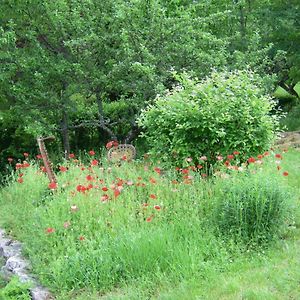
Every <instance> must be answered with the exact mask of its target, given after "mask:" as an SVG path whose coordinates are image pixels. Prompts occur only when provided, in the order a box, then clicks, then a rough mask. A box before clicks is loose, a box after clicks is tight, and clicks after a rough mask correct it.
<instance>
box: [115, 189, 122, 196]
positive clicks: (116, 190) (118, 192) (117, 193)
mask: <svg viewBox="0 0 300 300" xmlns="http://www.w3.org/2000/svg"><path fill="white" fill-rule="evenodd" d="M120 194H121V193H120V191H119V190H118V189H115V190H114V196H115V198H117V197H118V196H119V195H120Z"/></svg>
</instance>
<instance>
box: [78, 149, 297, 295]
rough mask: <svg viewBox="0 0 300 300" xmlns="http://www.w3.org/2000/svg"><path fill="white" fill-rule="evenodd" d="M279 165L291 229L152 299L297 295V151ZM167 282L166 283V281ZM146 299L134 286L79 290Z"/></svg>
mask: <svg viewBox="0 0 300 300" xmlns="http://www.w3.org/2000/svg"><path fill="white" fill-rule="evenodd" d="M283 167H284V168H285V169H287V170H289V175H290V176H289V177H288V180H287V183H288V185H289V186H291V187H292V188H293V189H294V190H295V193H296V194H297V195H298V207H297V210H296V218H295V222H296V223H295V227H296V228H295V229H294V228H293V229H291V231H290V232H287V234H286V236H285V238H284V239H282V240H281V241H279V242H278V244H277V245H274V247H273V248H272V249H270V250H268V251H267V252H266V253H258V254H256V255H254V256H252V257H249V258H240V259H239V260H238V261H236V262H234V263H233V264H232V265H231V266H230V267H229V268H228V270H226V272H224V273H219V272H212V273H207V278H206V279H203V278H195V279H193V281H188V282H182V283H181V284H180V285H177V286H172V284H171V283H169V284H170V285H169V286H164V287H162V290H161V291H160V292H158V294H157V295H156V296H153V299H161V300H167V299H170V300H171V299H172V300H191V299H232V300H235V299H249V300H250V299H253V300H254V299H255V300H267V299H270V300H271V299H272V300H273V299H274V300H275V299H278V300H282V299H290V300H292V299H295V300H296V299H300V209H299V207H300V152H299V151H290V152H289V153H288V154H287V155H286V159H285V160H284V162H283ZM166 284H167V283H166ZM86 297H89V298H90V299H95V300H96V299H107V300H109V299H110V300H117V299H128V300H129V299H142V298H144V299H146V296H145V295H143V292H142V291H141V290H140V289H139V288H138V286H137V287H134V286H130V287H127V288H125V289H122V290H119V291H115V292H112V293H109V294H107V295H105V296H99V295H96V294H86V293H83V294H82V295H81V296H78V298H76V299H78V300H83V299H86Z"/></svg>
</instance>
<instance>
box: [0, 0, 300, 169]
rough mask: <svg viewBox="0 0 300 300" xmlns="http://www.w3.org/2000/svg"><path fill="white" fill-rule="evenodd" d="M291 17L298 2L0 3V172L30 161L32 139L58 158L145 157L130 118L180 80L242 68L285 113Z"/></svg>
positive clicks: (297, 72) (297, 82) (294, 67)
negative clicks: (122, 146)
mask: <svg viewBox="0 0 300 300" xmlns="http://www.w3.org/2000/svg"><path fill="white" fill-rule="evenodd" d="M299 12H300V3H299V1H298V0H289V1H287V0H260V1H255V0H232V1H229V0H210V1H191V0H172V1H170V0H107V1H95V0H85V1H79V0H56V1H50V0H46V1H40V0H2V1H1V4H0V168H1V169H2V170H3V169H5V165H7V158H8V157H10V158H13V159H14V160H16V161H17V160H18V159H22V157H21V156H20V155H22V153H23V152H31V154H33V155H34V154H37V145H36V138H37V137H38V136H49V135H54V136H55V137H56V141H55V142H54V143H52V144H51V148H50V151H51V152H53V153H60V157H63V156H65V157H66V158H68V156H69V153H70V152H79V151H80V150H83V149H99V148H100V147H101V146H103V145H105V144H106V143H107V141H109V140H118V141H120V142H126V143H132V142H133V143H134V144H135V145H136V146H137V147H140V149H143V150H147V147H146V145H145V143H144V142H143V139H142V138H138V136H139V133H140V128H139V127H138V125H137V124H136V119H137V118H138V117H139V115H140V113H141V110H142V109H144V108H145V107H146V106H147V105H149V104H150V103H152V102H153V100H154V99H155V97H156V95H157V94H163V93H165V91H166V90H168V89H172V87H173V86H174V85H176V82H177V79H176V75H175V74H181V73H183V72H185V73H188V74H189V75H190V76H192V77H194V78H199V80H201V79H203V78H205V77H206V76H209V74H210V73H211V72H212V70H213V71H217V72H218V71H220V72H221V71H224V70H229V71H230V70H243V69H250V70H252V71H254V72H255V73H257V74H259V75H260V76H261V78H262V81H263V83H264V88H265V89H266V90H267V91H268V92H269V93H270V94H273V95H275V96H276V97H277V98H278V99H280V102H279V104H280V105H281V106H283V107H284V109H285V110H290V109H291V108H292V107H293V106H294V107H295V105H297V103H299V94H300V68H299V65H300V52H299V49H300V18H299V15H300V13H299ZM274 93H275V94H274ZM298 110H299V109H298ZM291 129H293V128H291Z"/></svg>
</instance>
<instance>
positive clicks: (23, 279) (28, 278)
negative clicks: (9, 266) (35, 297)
mask: <svg viewBox="0 0 300 300" xmlns="http://www.w3.org/2000/svg"><path fill="white" fill-rule="evenodd" d="M13 272H14V274H15V275H17V276H18V277H19V280H20V281H21V282H23V283H27V282H30V283H31V284H32V285H33V286H35V285H36V283H35V280H34V278H33V277H32V276H30V275H28V274H27V273H26V271H24V269H21V268H16V269H14V271H13Z"/></svg>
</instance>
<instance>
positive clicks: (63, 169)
mask: <svg viewBox="0 0 300 300" xmlns="http://www.w3.org/2000/svg"><path fill="white" fill-rule="evenodd" d="M59 170H60V171H61V172H66V171H67V170H68V168H66V167H64V166H60V167H59Z"/></svg>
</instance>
